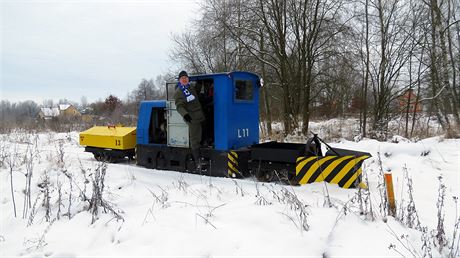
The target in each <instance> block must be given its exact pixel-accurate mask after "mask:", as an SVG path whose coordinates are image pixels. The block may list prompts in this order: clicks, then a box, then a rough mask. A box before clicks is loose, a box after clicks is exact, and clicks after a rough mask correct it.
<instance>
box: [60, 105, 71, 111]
mask: <svg viewBox="0 0 460 258" xmlns="http://www.w3.org/2000/svg"><path fill="white" fill-rule="evenodd" d="M70 106H71V105H69V104H59V110H61V111H64V110H66V109H68V108H69V107H70Z"/></svg>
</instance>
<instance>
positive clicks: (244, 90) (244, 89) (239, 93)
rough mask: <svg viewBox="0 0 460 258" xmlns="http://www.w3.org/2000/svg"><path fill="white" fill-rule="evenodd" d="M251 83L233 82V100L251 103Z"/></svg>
mask: <svg viewBox="0 0 460 258" xmlns="http://www.w3.org/2000/svg"><path fill="white" fill-rule="evenodd" d="M253 98H254V96H253V82H252V81H251V80H236V81H235V100H236V101H251V100H253Z"/></svg>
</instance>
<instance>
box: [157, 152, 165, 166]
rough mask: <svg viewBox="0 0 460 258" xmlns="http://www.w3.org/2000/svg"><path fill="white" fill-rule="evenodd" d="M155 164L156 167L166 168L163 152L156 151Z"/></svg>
mask: <svg viewBox="0 0 460 258" xmlns="http://www.w3.org/2000/svg"><path fill="white" fill-rule="evenodd" d="M156 164H157V167H156V168H158V169H166V158H165V155H164V153H163V152H161V151H160V152H158V154H157V158H156Z"/></svg>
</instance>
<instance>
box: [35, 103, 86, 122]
mask: <svg viewBox="0 0 460 258" xmlns="http://www.w3.org/2000/svg"><path fill="white" fill-rule="evenodd" d="M38 116H39V117H40V118H41V119H43V120H51V119H53V118H58V119H59V118H75V117H81V114H80V112H78V110H77V109H76V108H75V107H74V106H73V105H69V104H60V105H58V106H57V107H51V108H49V107H48V108H47V107H42V108H41V109H40V112H39V113H38Z"/></svg>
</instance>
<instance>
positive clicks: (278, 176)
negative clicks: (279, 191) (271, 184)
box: [274, 169, 290, 184]
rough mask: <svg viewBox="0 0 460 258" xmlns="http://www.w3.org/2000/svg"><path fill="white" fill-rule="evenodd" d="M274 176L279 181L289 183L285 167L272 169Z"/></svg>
mask: <svg viewBox="0 0 460 258" xmlns="http://www.w3.org/2000/svg"><path fill="white" fill-rule="evenodd" d="M274 176H275V179H276V180H279V181H280V182H282V183H284V184H290V178H289V171H288V170H286V169H282V170H280V171H274Z"/></svg>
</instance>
